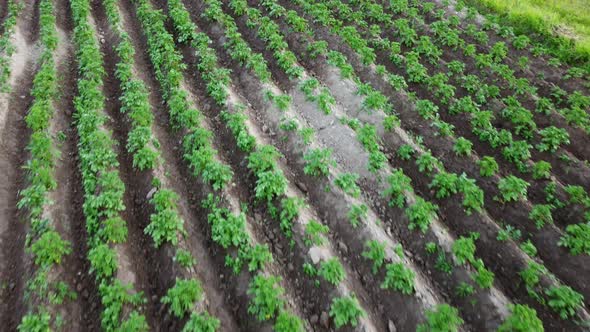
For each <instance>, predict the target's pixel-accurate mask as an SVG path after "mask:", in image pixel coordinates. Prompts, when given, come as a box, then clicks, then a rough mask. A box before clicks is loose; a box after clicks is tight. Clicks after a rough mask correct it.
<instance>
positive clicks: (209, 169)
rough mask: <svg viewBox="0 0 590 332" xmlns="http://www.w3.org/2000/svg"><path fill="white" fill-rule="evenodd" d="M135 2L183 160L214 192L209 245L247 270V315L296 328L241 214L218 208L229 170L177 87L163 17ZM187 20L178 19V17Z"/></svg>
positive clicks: (208, 204)
mask: <svg viewBox="0 0 590 332" xmlns="http://www.w3.org/2000/svg"><path fill="white" fill-rule="evenodd" d="M136 4H137V11H138V17H139V19H140V21H141V23H142V26H143V28H144V30H145V32H146V37H147V40H148V47H149V50H148V51H149V54H150V58H151V59H152V63H153V64H154V67H155V69H156V78H157V79H158V81H159V82H160V85H161V86H162V90H163V95H164V98H165V100H166V103H167V105H168V107H169V111H170V115H171V120H172V122H173V126H175V127H176V128H178V129H181V130H183V132H185V135H184V142H183V149H184V157H185V159H187V161H188V163H189V165H190V167H191V168H192V169H193V172H194V175H195V176H198V177H200V178H201V179H202V180H203V181H204V182H205V183H209V184H210V185H211V186H212V187H213V189H214V193H212V194H209V196H208V198H207V199H206V200H204V201H203V206H204V207H205V208H206V209H208V210H209V214H208V217H207V218H208V222H209V224H211V227H212V229H211V232H212V238H213V241H215V242H216V243H217V244H218V245H220V246H221V247H223V248H224V249H231V251H230V253H228V255H227V256H226V264H228V265H229V266H230V267H231V268H232V269H233V270H234V271H240V270H242V268H243V267H244V266H247V269H248V272H249V273H251V274H253V275H254V276H253V277H252V280H251V281H250V285H249V288H248V294H249V295H250V296H251V302H250V305H249V307H248V312H249V313H251V314H252V315H253V316H254V317H256V318H257V319H258V320H259V321H268V320H271V319H274V318H276V321H275V328H276V327H277V326H278V327H279V328H280V327H281V326H287V327H290V326H298V327H300V326H301V323H300V320H299V318H297V317H296V316H294V315H292V314H291V313H290V312H289V311H288V309H287V308H286V303H285V299H284V298H283V295H284V292H285V290H284V289H283V288H282V287H281V286H280V277H277V276H274V275H270V274H269V273H267V272H264V271H265V266H266V264H268V263H269V262H272V255H271V254H270V252H269V251H268V247H267V246H264V245H261V244H254V243H253V240H252V238H251V236H250V234H249V233H248V230H247V228H246V216H245V214H244V213H243V212H239V213H237V214H236V213H232V211H231V210H230V209H229V208H227V207H224V206H223V205H224V202H223V199H222V197H223V196H222V192H220V191H221V190H223V189H224V188H225V187H226V185H227V184H228V183H229V182H230V181H231V178H232V177H233V173H232V171H231V169H230V168H229V166H227V165H225V164H223V163H221V162H220V161H218V160H217V159H216V158H217V157H216V156H217V151H216V150H215V149H214V148H213V146H212V141H211V139H212V136H213V134H212V132H210V131H209V130H208V129H206V128H205V127H203V126H202V123H201V121H202V119H201V118H202V115H201V113H200V112H199V111H198V110H197V109H195V108H193V107H191V106H190V103H189V101H188V93H187V92H186V90H184V89H183V88H182V86H181V82H182V79H183V73H182V72H183V70H184V68H185V65H184V64H183V63H182V62H181V61H182V56H181V55H180V54H179V53H178V52H177V51H176V49H175V44H174V40H173V38H172V36H171V35H170V34H169V33H168V32H167V31H166V29H165V27H164V19H165V18H166V16H165V15H164V14H162V13H161V12H159V11H156V10H154V9H153V8H152V6H151V5H150V4H149V2H148V1H144V0H138V1H136ZM187 18H188V17H186V16H184V18H183V19H187ZM183 33H188V34H187V35H185V36H186V37H188V36H189V34H191V33H190V31H187V30H183ZM283 328H285V327H283Z"/></svg>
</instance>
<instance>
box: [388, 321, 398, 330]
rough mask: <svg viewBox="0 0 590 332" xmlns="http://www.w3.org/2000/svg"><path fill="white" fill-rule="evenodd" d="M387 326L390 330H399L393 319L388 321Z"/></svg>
mask: <svg viewBox="0 0 590 332" xmlns="http://www.w3.org/2000/svg"><path fill="white" fill-rule="evenodd" d="M387 328H388V329H389V332H397V328H396V327H395V325H394V324H393V322H392V321H389V322H387Z"/></svg>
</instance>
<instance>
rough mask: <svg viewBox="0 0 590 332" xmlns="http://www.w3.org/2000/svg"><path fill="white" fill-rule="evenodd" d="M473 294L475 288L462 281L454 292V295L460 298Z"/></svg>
mask: <svg viewBox="0 0 590 332" xmlns="http://www.w3.org/2000/svg"><path fill="white" fill-rule="evenodd" d="M474 292H475V288H473V286H471V285H470V284H468V283H466V282H464V281H461V282H460V283H459V285H458V286H457V288H456V290H455V293H456V294H457V295H458V296H460V297H467V296H469V295H471V294H473V293H474Z"/></svg>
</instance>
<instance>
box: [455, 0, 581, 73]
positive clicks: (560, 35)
mask: <svg viewBox="0 0 590 332" xmlns="http://www.w3.org/2000/svg"><path fill="white" fill-rule="evenodd" d="M464 2H466V3H467V4H470V5H472V6H475V7H476V8H478V9H479V10H482V9H485V10H484V12H493V13H495V14H499V15H500V18H501V19H503V20H507V21H508V22H509V23H511V24H512V25H513V26H514V28H515V31H516V32H517V33H524V34H529V35H531V34H532V35H537V36H538V37H539V38H538V39H539V40H543V41H544V42H546V43H547V44H548V45H549V46H550V47H551V49H553V50H554V51H556V52H557V55H558V56H559V57H560V58H561V59H562V60H565V61H567V62H570V63H571V62H578V63H580V62H582V63H583V62H588V61H590V0H464Z"/></svg>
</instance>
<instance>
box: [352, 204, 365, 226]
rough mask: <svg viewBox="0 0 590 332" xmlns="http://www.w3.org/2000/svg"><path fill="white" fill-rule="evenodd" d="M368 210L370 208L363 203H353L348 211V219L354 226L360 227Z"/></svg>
mask: <svg viewBox="0 0 590 332" xmlns="http://www.w3.org/2000/svg"><path fill="white" fill-rule="evenodd" d="M368 211H369V208H368V207H367V206H366V205H365V204H363V203H361V204H353V205H351V207H350V210H349V211H348V221H349V222H350V224H351V225H352V227H353V228H356V227H358V225H359V224H360V222H361V220H363V219H365V218H366V216H367V212H368Z"/></svg>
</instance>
